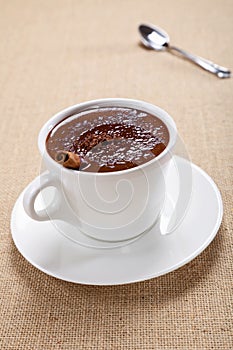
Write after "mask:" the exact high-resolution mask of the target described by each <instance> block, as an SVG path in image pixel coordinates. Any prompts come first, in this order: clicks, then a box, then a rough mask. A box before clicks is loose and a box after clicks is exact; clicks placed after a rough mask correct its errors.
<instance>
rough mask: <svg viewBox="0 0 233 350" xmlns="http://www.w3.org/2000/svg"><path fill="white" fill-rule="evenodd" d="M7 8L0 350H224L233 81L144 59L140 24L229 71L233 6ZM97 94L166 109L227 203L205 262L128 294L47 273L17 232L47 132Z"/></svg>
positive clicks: (126, 289)
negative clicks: (16, 239) (15, 220)
mask: <svg viewBox="0 0 233 350" xmlns="http://www.w3.org/2000/svg"><path fill="white" fill-rule="evenodd" d="M0 9H1V10H0V118H1V119H0V120H1V122H0V135H1V136H0V148H1V172H0V176H1V177H0V180H1V186H0V203H1V215H0V240H1V241H0V348H1V349H4V350H5V349H15V350H21V349H22V350H44V349H64V350H81V349H85V350H86V349H93V350H96V349H106V350H111V349H117V350H118V349H119V350H122V349H135V350H136V349H138V350H144V349H145V350H146V349H151V350H154V349H156V350H162V349H164V350H175V349H179V350H194V349H198V350H209V349H216V350H230V349H231V348H232V344H233V339H232V295H233V291H232V285H233V276H232V261H233V259H232V242H233V236H232V170H233V169H232V167H231V166H232V163H233V157H232V154H233V144H232V136H233V128H232V120H233V118H232V113H233V79H232V78H231V79H228V80H220V79H217V78H216V77H214V76H212V75H211V74H208V73H206V72H205V71H203V70H201V69H199V68H197V67H195V66H194V65H192V64H190V63H188V62H185V61H184V60H181V59H179V58H177V57H174V56H172V55H170V54H169V53H165V52H164V53H155V52H152V51H148V50H144V49H143V48H142V47H140V45H139V36H138V33H137V26H138V24H139V23H141V22H142V21H144V22H149V23H155V24H157V25H160V26H161V27H163V28H165V30H167V31H168V33H170V35H171V40H172V42H173V43H174V44H177V46H180V47H183V48H186V49H187V50H189V51H191V52H194V53H198V54H200V55H201V56H203V57H206V58H209V59H212V60H213V61H216V62H217V63H220V64H222V65H225V66H227V67H228V66H229V67H230V68H232V69H233V46H232V43H233V22H232V18H233V4H232V0H221V1H220V0H214V1H210V0H202V1H196V0H190V1H187V0H178V1H172V0H169V1H168V0H143V1H141V0H117V1H113V0H110V1H109V0H96V1H94V0H93V1H91V0H78V1H77V0H66V1H65V0H56V1H55V0H49V1H48V0H46V1H45V0H41V1H36V0H34V1H29V0H12V1H4V0H0ZM101 97H128V98H135V99H142V100H146V101H148V102H152V103H154V104H157V105H159V106H161V107H162V108H164V109H165V110H167V111H168V112H169V113H170V114H171V115H172V116H173V118H174V119H175V121H176V123H177V126H178V129H179V131H180V135H181V136H182V138H183V140H184V141H185V144H186V145H187V148H188V151H189V154H190V157H191V159H192V161H193V162H194V163H196V164H198V165H199V166H201V167H202V168H203V169H204V170H205V171H206V172H207V173H208V174H209V175H210V176H211V177H212V178H213V179H214V181H215V182H216V183H217V185H218V186H219V188H220V191H221V193H222V197H223V202H224V218H223V222H222V225H221V228H220V230H219V233H218V235H217V236H216V238H215V239H214V241H213V242H212V243H211V245H210V246H209V247H208V248H207V249H206V250H205V251H204V252H203V253H202V254H201V255H200V256H199V257H197V258H196V259H194V260H193V261H192V262H190V263H189V264H187V265H186V266H184V267H182V268H180V269H178V270H177V271H174V272H172V273H170V274H167V275H165V276H162V277H160V278H156V279H152V280H150V281H146V282H141V283H136V284H130V285H125V286H114V287H95V286H82V285H78V284H72V283H67V282H63V281H60V280H57V279H55V278H52V277H49V276H47V275H45V274H44V273H42V272H40V271H38V270H37V269H36V268H34V267H32V266H31V265H30V264H29V263H28V262H27V261H26V260H25V259H24V258H23V257H22V256H21V255H20V253H19V252H18V251H17V249H16V248H15V246H14V243H13V241H12V239H11V233H10V215H11V211H12V208H13V205H14V203H15V201H16V199H17V197H18V196H19V194H20V192H21V191H22V190H23V189H24V188H25V186H26V185H27V184H28V183H29V182H30V181H31V180H32V179H34V177H35V176H37V175H38V174H39V169H40V155H39V152H38V150H37V135H38V132H39V130H40V128H41V126H42V125H43V123H44V122H45V121H47V120H48V119H49V118H50V117H51V116H52V115H53V114H55V113H56V112H57V111H59V110H61V109H63V108H65V107H67V106H69V105H72V104H76V103H78V102H81V101H86V100H89V99H96V98H101Z"/></svg>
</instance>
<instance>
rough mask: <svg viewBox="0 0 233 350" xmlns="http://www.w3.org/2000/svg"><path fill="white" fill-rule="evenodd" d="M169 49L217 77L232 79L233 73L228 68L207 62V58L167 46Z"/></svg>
mask: <svg viewBox="0 0 233 350" xmlns="http://www.w3.org/2000/svg"><path fill="white" fill-rule="evenodd" d="M167 49H168V50H169V51H170V52H172V51H176V52H178V53H179V54H180V55H181V56H183V57H184V58H186V59H188V60H189V61H191V62H193V63H195V64H196V65H198V66H200V67H202V68H203V69H205V70H207V71H209V72H211V73H213V74H215V75H217V76H218V77H219V78H230V76H231V71H230V70H229V69H228V68H225V67H221V66H219V65H218V64H216V63H213V62H211V61H209V60H206V59H205V58H202V57H199V56H196V55H193V54H191V53H188V52H186V51H184V50H181V49H179V48H177V47H175V46H170V45H169V46H167Z"/></svg>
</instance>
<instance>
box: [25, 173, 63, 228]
mask: <svg viewBox="0 0 233 350" xmlns="http://www.w3.org/2000/svg"><path fill="white" fill-rule="evenodd" d="M49 186H52V187H55V188H58V186H59V184H58V180H57V179H55V178H54V177H52V176H51V174H50V173H48V172H47V173H43V174H42V175H41V176H38V177H37V178H35V180H33V181H32V182H31V183H30V185H29V186H28V187H27V188H26V190H25V192H24V197H23V206H24V210H25V212H26V213H27V214H28V215H29V216H30V217H31V218H32V219H34V220H37V221H47V220H50V218H51V217H53V218H54V215H55V214H56V213H57V212H58V210H59V207H60V200H59V196H56V197H55V199H54V200H53V202H52V203H51V204H49V206H48V207H47V208H45V209H42V210H38V211H37V210H35V201H36V197H37V196H38V194H39V193H40V192H41V191H42V190H43V189H45V188H46V187H49Z"/></svg>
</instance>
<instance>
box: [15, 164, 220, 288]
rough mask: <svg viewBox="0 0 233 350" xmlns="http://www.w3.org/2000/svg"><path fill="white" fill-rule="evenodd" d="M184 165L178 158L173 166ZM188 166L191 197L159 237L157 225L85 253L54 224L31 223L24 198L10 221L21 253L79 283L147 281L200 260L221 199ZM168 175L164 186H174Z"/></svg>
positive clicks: (203, 177)
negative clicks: (110, 246) (127, 239)
mask: <svg viewBox="0 0 233 350" xmlns="http://www.w3.org/2000/svg"><path fill="white" fill-rule="evenodd" d="M182 162H187V161H185V160H184V159H182V158H177V164H178V163H180V164H181V163H182ZM191 167H192V176H193V178H192V184H193V188H192V196H191V201H190V203H189V207H188V209H187V212H186V215H185V217H184V219H183V221H182V223H181V225H180V226H179V227H178V228H177V229H176V230H175V231H174V232H173V233H172V234H170V235H161V234H160V232H159V229H158V225H155V226H154V227H153V228H152V229H151V230H150V231H149V232H147V233H146V234H144V235H142V236H141V237H140V238H138V239H137V240H135V241H133V242H131V243H130V244H127V245H125V244H124V245H122V246H119V247H115V248H114V249H101V248H100V249H96V248H87V247H84V246H82V245H80V244H77V243H74V242H72V240H71V239H68V238H67V237H65V236H64V235H62V234H61V233H60V232H59V230H58V229H57V225H54V223H52V222H37V221H34V220H32V219H31V218H30V217H28V215H27V214H26V213H25V211H24V209H23V204H22V199H23V193H24V192H22V193H21V195H20V196H19V198H18V199H17V201H16V203H15V206H14V209H13V212H12V218H11V231H12V237H13V240H14V242H15V245H16V247H17V248H18V250H19V251H20V253H21V254H22V255H23V256H24V257H25V259H27V260H28V261H29V262H30V263H31V264H32V265H34V266H35V267H37V268H38V269H39V270H41V271H43V272H45V273H47V274H48V275H51V276H54V277H57V278H59V279H62V280H65V281H70V282H74V283H81V284H92V285H117V284H126V283H133V282H138V281H144V280H148V279H150V278H154V277H157V276H161V275H163V274H166V273H168V272H170V271H173V270H175V269H177V268H179V267H180V266H183V265H185V264H186V263H188V262H189V261H191V260H192V259H194V258H195V257H196V256H197V255H199V254H200V253H201V252H202V251H203V250H204V249H205V248H206V247H207V246H208V245H209V244H210V242H211V241H212V240H213V238H214V237H215V235H216V233H217V231H218V229H219V226H220V224H221V220H222V213H223V208H222V199H221V195H220V193H219V190H218V188H217V186H216V185H215V183H214V182H213V180H212V179H211V178H210V177H209V176H208V175H207V174H206V173H205V172H204V171H203V170H201V169H200V168H199V167H197V166H196V165H194V164H192V163H191ZM173 175H174V174H173V173H172V170H170V172H169V175H168V181H172V178H173Z"/></svg>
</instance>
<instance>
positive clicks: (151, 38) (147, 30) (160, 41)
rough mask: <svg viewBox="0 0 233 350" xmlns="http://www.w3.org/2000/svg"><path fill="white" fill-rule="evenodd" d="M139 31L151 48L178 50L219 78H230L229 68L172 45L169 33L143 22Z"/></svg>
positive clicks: (142, 39) (147, 45)
mask: <svg viewBox="0 0 233 350" xmlns="http://www.w3.org/2000/svg"><path fill="white" fill-rule="evenodd" d="M138 30H139V33H140V35H141V41H142V43H143V44H144V45H145V46H146V47H147V48H150V49H154V50H156V51H164V50H167V51H170V52H171V53H172V52H174V51H175V52H176V53H177V52H178V53H179V55H181V56H182V57H184V58H185V59H187V60H189V61H191V62H193V63H195V64H196V65H198V66H200V67H201V68H203V69H205V70H207V71H209V72H211V73H213V74H215V75H217V76H218V77H219V78H230V76H231V71H230V70H229V69H228V68H224V67H221V66H219V65H217V64H215V63H213V62H211V61H209V60H206V59H205V58H202V57H199V56H196V55H193V54H190V53H188V52H186V51H184V50H181V49H179V48H177V47H175V46H171V45H170V44H169V36H168V34H167V33H166V32H165V31H164V30H162V29H160V28H158V27H155V26H152V25H146V24H141V25H140V26H139V27H138Z"/></svg>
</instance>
